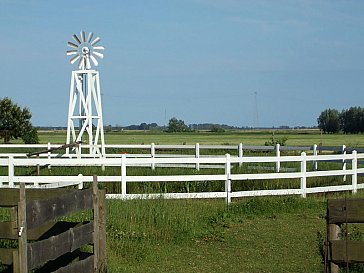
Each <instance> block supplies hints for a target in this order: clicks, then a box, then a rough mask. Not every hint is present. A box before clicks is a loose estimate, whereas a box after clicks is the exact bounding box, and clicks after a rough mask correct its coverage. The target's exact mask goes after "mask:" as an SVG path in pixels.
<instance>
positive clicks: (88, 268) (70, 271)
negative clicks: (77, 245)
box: [52, 255, 94, 273]
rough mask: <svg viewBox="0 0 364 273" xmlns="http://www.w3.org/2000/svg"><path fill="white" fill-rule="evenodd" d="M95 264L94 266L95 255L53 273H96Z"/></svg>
mask: <svg viewBox="0 0 364 273" xmlns="http://www.w3.org/2000/svg"><path fill="white" fill-rule="evenodd" d="M93 264H94V255H91V256H89V257H87V258H86V259H84V260H81V261H77V262H73V263H71V264H69V265H68V266H65V267H62V268H60V269H58V270H56V271H53V272H52V273H74V272H80V273H81V272H82V273H94V270H93Z"/></svg>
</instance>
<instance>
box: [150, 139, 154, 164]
mask: <svg viewBox="0 0 364 273" xmlns="http://www.w3.org/2000/svg"><path fill="white" fill-rule="evenodd" d="M150 157H151V158H152V160H153V159H154V158H155V144H154V143H152V144H151V145H150ZM151 167H152V170H155V164H154V160H153V162H152V164H151Z"/></svg>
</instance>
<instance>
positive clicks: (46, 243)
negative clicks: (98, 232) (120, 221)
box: [28, 222, 94, 270]
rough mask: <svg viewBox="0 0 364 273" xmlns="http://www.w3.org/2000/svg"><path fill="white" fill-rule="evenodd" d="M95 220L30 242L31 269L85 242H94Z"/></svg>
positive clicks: (29, 263) (29, 261)
mask: <svg viewBox="0 0 364 273" xmlns="http://www.w3.org/2000/svg"><path fill="white" fill-rule="evenodd" d="M93 225H94V223H93V222H90V223H87V224H85V225H82V226H80V227H76V228H71V229H69V230H68V231H66V232H63V233H61V234H59V235H57V236H52V237H50V238H48V239H45V240H42V241H38V242H34V243H31V244H28V267H29V270H31V269H33V268H36V267H38V266H41V265H43V264H45V263H46V262H48V261H50V260H54V259H56V258H58V257H59V256H61V255H63V254H66V253H68V252H72V251H74V250H76V249H78V248H80V247H81V246H83V245H85V244H91V243H93Z"/></svg>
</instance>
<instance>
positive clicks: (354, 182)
mask: <svg viewBox="0 0 364 273" xmlns="http://www.w3.org/2000/svg"><path fill="white" fill-rule="evenodd" d="M351 166H352V170H353V174H352V178H351V182H352V185H353V193H356V192H357V191H358V180H357V179H358V158H357V152H356V151H353V160H352V163H351Z"/></svg>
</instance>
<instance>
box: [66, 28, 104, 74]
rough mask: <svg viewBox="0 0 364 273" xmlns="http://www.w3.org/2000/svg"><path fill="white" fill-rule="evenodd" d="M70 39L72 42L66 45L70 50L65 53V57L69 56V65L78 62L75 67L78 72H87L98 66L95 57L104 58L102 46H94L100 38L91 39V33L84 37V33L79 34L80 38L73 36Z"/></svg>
mask: <svg viewBox="0 0 364 273" xmlns="http://www.w3.org/2000/svg"><path fill="white" fill-rule="evenodd" d="M72 38H73V40H74V41H72V42H68V43H67V45H68V47H70V50H67V52H66V54H67V56H71V59H70V63H71V64H74V63H76V62H77V61H78V64H77V66H78V69H80V70H89V69H91V68H92V66H98V65H99V62H98V61H97V59H96V57H98V58H100V59H102V58H104V54H103V53H102V52H103V51H104V50H105V48H104V47H103V46H99V45H97V46H96V44H98V43H99V42H100V40H101V38H100V37H96V38H95V39H93V33H92V32H90V33H88V34H87V35H86V33H85V32H84V31H81V32H80V36H77V35H76V34H73V35H72ZM92 39H93V40H92Z"/></svg>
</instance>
